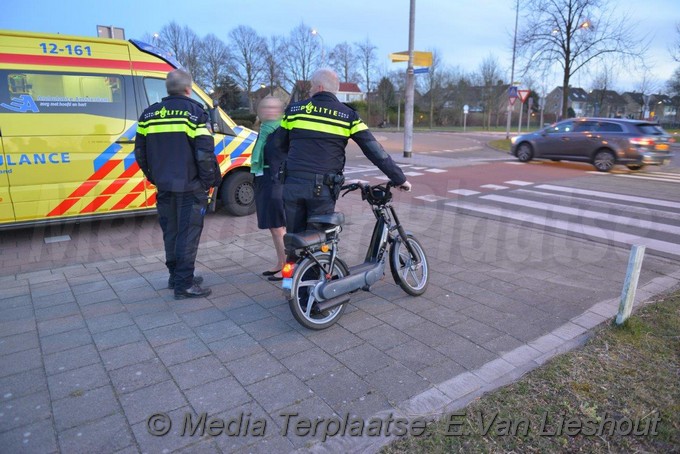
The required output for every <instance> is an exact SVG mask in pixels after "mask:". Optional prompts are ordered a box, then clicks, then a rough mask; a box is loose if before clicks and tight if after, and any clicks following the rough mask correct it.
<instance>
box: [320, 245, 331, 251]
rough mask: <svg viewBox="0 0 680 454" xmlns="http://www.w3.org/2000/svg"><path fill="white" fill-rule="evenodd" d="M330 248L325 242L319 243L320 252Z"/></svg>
mask: <svg viewBox="0 0 680 454" xmlns="http://www.w3.org/2000/svg"><path fill="white" fill-rule="evenodd" d="M330 250H331V248H330V247H329V246H328V245H327V244H325V243H324V244H322V245H321V252H328V251H330Z"/></svg>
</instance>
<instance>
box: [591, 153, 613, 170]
mask: <svg viewBox="0 0 680 454" xmlns="http://www.w3.org/2000/svg"><path fill="white" fill-rule="evenodd" d="M614 164H616V158H615V157H614V153H612V152H611V151H609V150H600V151H598V152H597V153H595V158H593V165H594V166H595V168H596V169H597V170H599V171H600V172H609V171H610V170H611V169H612V168H613V167H614Z"/></svg>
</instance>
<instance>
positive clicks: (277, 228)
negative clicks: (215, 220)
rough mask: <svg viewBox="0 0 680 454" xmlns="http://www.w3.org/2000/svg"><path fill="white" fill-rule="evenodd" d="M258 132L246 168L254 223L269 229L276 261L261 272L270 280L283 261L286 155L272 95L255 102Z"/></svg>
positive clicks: (279, 112) (278, 111) (279, 105)
mask: <svg viewBox="0 0 680 454" xmlns="http://www.w3.org/2000/svg"><path fill="white" fill-rule="evenodd" d="M257 116H258V118H259V120H260V132H259V135H258V137H257V142H255V147H254V148H253V154H252V156H251V158H250V159H251V164H250V165H251V167H250V171H251V172H252V173H253V174H255V206H256V208H257V227H258V228H260V229H269V231H270V232H271V235H272V240H273V241H274V248H275V249H276V256H277V257H276V258H277V262H276V265H275V266H274V267H273V268H272V269H270V270H267V271H265V272H263V273H262V275H263V276H267V277H268V279H269V280H270V281H279V280H281V279H282V278H281V268H283V265H285V263H286V253H285V250H284V246H283V236H284V235H285V234H286V217H285V211H284V207H283V197H282V194H283V186H282V185H281V182H280V181H279V169H280V167H281V165H282V164H283V161H284V160H285V158H286V155H285V153H283V152H282V151H281V144H279V143H278V141H277V140H276V137H277V134H276V132H275V131H277V129H278V127H279V125H280V124H281V117H282V116H283V103H282V102H281V100H280V99H278V98H276V97H274V96H267V97H265V98H263V99H262V100H261V101H260V103H259V104H258V106H257Z"/></svg>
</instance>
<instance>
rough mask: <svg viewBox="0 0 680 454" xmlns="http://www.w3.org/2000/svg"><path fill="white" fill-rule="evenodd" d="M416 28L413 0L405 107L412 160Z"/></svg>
mask: <svg viewBox="0 0 680 454" xmlns="http://www.w3.org/2000/svg"><path fill="white" fill-rule="evenodd" d="M415 28H416V0H411V11H410V13H409V21H408V67H407V68H406V105H405V106H404V157H405V158H410V157H411V154H412V150H413V92H414V90H415V87H414V85H415V84H414V76H413V43H414V40H415V38H414V35H415Z"/></svg>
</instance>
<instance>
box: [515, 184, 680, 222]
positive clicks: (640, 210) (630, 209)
mask: <svg viewBox="0 0 680 454" xmlns="http://www.w3.org/2000/svg"><path fill="white" fill-rule="evenodd" d="M514 192H515V193H518V194H527V195H534V196H539V197H542V198H549V199H559V198H566V197H569V198H571V196H570V195H565V194H560V193H553V192H543V191H534V190H533V189H517V190H515V191H514ZM573 199H574V200H576V198H575V197H574V198H573ZM580 200H583V201H585V202H587V204H588V207H589V208H601V209H603V210H611V211H616V210H618V211H621V212H624V213H635V214H638V215H640V216H646V217H648V218H649V217H652V216H653V215H654V214H655V213H661V212H660V211H659V210H658V209H657V208H650V207H645V206H637V205H631V204H625V205H622V204H620V203H614V202H605V201H604V200H596V199H593V198H589V199H580ZM557 203H559V202H557ZM663 218H664V219H665V220H666V221H669V220H674V221H678V225H680V213H676V212H672V211H663Z"/></svg>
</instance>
